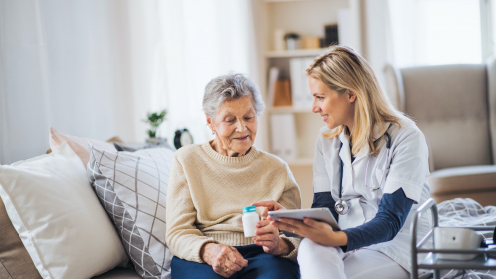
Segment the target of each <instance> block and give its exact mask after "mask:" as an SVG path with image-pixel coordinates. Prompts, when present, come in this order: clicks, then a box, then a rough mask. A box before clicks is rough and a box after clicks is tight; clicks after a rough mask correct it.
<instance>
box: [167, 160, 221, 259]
mask: <svg viewBox="0 0 496 279" xmlns="http://www.w3.org/2000/svg"><path fill="white" fill-rule="evenodd" d="M169 173H170V177H169V185H168V189H167V207H166V242H167V246H168V247H169V249H170V250H171V252H172V254H174V255H175V256H177V257H179V258H181V259H184V260H188V261H193V262H199V263H203V260H202V259H201V255H200V250H201V248H202V246H203V245H204V244H205V243H209V242H216V241H215V240H213V239H211V238H208V237H206V236H204V235H203V234H202V232H201V231H200V230H198V229H197V228H196V227H195V225H194V223H195V220H196V209H195V206H194V204H193V201H192V199H191V194H190V190H189V187H188V182H187V180H186V176H185V175H184V170H183V166H182V165H181V163H179V161H178V160H177V158H176V156H174V159H173V161H172V165H171V168H170V172H169ZM181 243H182V244H183V245H182V246H181V245H180V244H181ZM185 243H187V245H184V244H185Z"/></svg>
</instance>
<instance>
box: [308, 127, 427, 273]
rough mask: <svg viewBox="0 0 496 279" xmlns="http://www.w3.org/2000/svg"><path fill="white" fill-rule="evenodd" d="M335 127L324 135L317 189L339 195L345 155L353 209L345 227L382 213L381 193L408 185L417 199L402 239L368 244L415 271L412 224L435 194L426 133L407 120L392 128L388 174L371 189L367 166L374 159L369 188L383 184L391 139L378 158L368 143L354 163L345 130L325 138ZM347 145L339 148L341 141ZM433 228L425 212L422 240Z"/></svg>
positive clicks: (380, 130) (342, 219) (378, 132)
mask: <svg viewBox="0 0 496 279" xmlns="http://www.w3.org/2000/svg"><path fill="white" fill-rule="evenodd" d="M388 127H389V123H385V124H384V125H382V126H378V125H376V127H374V130H373V138H374V139H377V138H379V137H381V136H382V135H383V134H384V132H385V131H386V129H388ZM328 130H329V128H327V127H324V128H322V129H321V130H320V134H319V136H318V140H317V145H316V150H315V159H314V165H313V169H314V177H313V190H314V193H319V192H328V191H330V192H331V194H332V198H333V199H334V200H335V201H337V200H338V199H339V179H340V158H341V160H343V186H342V187H343V194H342V198H343V199H344V200H349V201H350V204H351V207H350V211H349V212H348V214H346V215H339V220H338V223H339V226H340V228H341V229H343V230H344V229H347V228H352V227H356V226H359V225H361V224H363V223H365V222H367V221H370V220H371V219H373V218H374V217H375V215H376V213H377V211H378V206H379V203H380V201H381V197H382V195H383V194H385V193H393V192H395V191H396V190H398V189H399V188H402V189H403V191H404V192H405V195H406V197H407V198H409V199H412V200H413V201H414V204H413V207H412V209H411V211H410V214H409V215H408V218H407V220H406V221H405V224H404V225H403V228H402V229H401V230H400V231H399V232H398V234H397V235H396V237H395V238H394V239H393V240H391V241H388V242H384V243H379V244H375V245H371V246H368V247H367V249H372V250H376V251H380V252H382V253H384V254H386V255H387V256H389V257H390V258H391V259H393V260H394V261H395V262H397V263H398V264H399V265H401V266H402V267H403V268H405V269H406V270H407V271H409V272H410V271H411V253H410V251H411V247H410V246H411V242H410V241H411V238H410V226H411V223H412V217H413V214H414V212H415V210H416V209H417V208H418V207H419V206H420V205H421V204H422V203H423V202H425V201H426V200H427V199H428V198H429V185H428V184H427V176H428V175H429V165H428V149H427V144H426V141H425V137H424V135H423V134H422V132H421V131H420V130H419V129H418V128H417V126H416V125H415V123H414V122H413V121H411V120H402V121H401V128H399V127H398V126H397V125H395V124H393V125H391V126H390V127H389V129H388V130H387V131H388V133H389V135H390V137H391V150H390V153H389V160H388V161H389V162H388V163H387V164H386V170H385V172H386V174H385V179H384V182H383V183H382V186H381V187H380V189H378V190H375V191H371V190H370V189H368V188H367V187H366V186H365V169H366V166H367V162H368V161H369V160H370V163H369V167H368V172H367V176H368V177H367V182H368V184H369V186H374V185H376V186H379V184H380V180H381V178H382V175H383V170H384V163H385V160H386V144H385V143H386V140H385V139H384V140H382V139H381V140H382V141H383V144H382V146H381V147H380V152H379V154H378V155H377V157H375V156H372V155H369V152H370V148H369V147H368V145H366V146H365V147H364V148H362V150H361V151H360V152H359V153H358V154H357V155H356V158H355V160H354V161H353V163H351V154H350V146H349V140H348V137H347V136H346V135H345V133H344V131H343V132H342V133H341V134H340V135H339V136H337V137H335V138H333V139H327V138H324V137H323V136H322V133H323V132H326V131H328ZM341 142H342V143H343V146H342V148H341V151H339V146H340V143H341ZM429 228H430V217H429V214H424V215H423V216H422V218H421V219H420V220H419V230H418V235H419V238H420V237H422V236H423V235H425V234H426V233H427V232H428V230H429Z"/></svg>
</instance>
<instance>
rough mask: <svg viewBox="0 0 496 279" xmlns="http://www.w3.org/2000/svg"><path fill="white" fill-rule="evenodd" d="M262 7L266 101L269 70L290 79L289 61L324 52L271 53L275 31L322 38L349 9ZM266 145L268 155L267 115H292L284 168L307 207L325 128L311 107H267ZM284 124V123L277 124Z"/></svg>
mask: <svg viewBox="0 0 496 279" xmlns="http://www.w3.org/2000/svg"><path fill="white" fill-rule="evenodd" d="M259 1H261V2H260V3H261V7H262V8H263V13H262V14H263V15H264V18H263V19H262V25H261V28H260V29H259V32H260V33H261V35H263V36H264V42H265V46H264V51H263V52H262V53H261V54H262V57H261V60H262V61H263V63H262V64H263V69H262V70H263V72H264V73H265V75H264V78H265V80H264V81H263V82H261V85H262V91H263V93H264V94H265V97H266V100H268V92H267V85H268V72H269V69H270V68H271V67H277V68H278V69H279V71H280V72H279V78H289V77H290V71H289V69H290V63H289V61H290V59H291V58H304V57H311V58H314V57H317V56H319V55H320V54H322V53H323V52H324V51H325V49H323V48H321V49H297V50H291V51H288V50H283V51H275V50H274V49H275V47H274V45H275V43H274V34H275V31H276V30H278V29H282V30H284V31H285V32H288V33H289V32H295V33H298V34H300V35H302V36H318V37H321V38H322V37H324V28H325V25H328V24H336V23H337V21H338V10H339V9H342V8H349V6H350V3H349V1H350V0H259ZM266 112H267V113H266V118H265V120H266V125H265V127H266V131H265V132H266V135H267V136H266V137H267V140H266V142H267V143H268V146H269V148H268V150H269V151H270V152H272V146H271V142H272V139H271V137H270V135H271V133H270V131H271V129H272V127H271V116H272V115H274V114H286V113H288V114H292V115H293V116H294V123H293V124H294V125H295V134H296V146H295V148H296V154H297V155H296V159H294V160H289V161H288V165H289V167H290V169H291V171H292V172H293V175H294V177H295V179H296V182H297V183H298V185H299V186H300V190H301V194H302V201H303V204H302V206H303V208H309V207H310V206H311V203H312V199H313V187H312V180H313V157H314V152H315V143H316V140H317V136H318V133H319V130H320V128H322V127H324V126H325V123H324V122H322V119H321V117H320V115H318V114H314V113H312V112H311V107H308V108H304V109H299V108H298V109H295V108H293V107H271V104H267V110H266ZM281 125H284V123H281Z"/></svg>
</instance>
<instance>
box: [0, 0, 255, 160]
mask: <svg viewBox="0 0 496 279" xmlns="http://www.w3.org/2000/svg"><path fill="white" fill-rule="evenodd" d="M252 5H253V3H251V1H250V0H243V1H230V0H208V1H205V0H185V1H176V0H166V1H158V0H146V1H130V0H129V1H123V0H108V1H99V0H74V1H61V0H0V125H1V126H0V133H1V136H0V164H7V163H12V162H14V161H18V160H23V159H27V158H30V157H33V156H36V155H39V154H43V153H44V152H45V151H46V149H47V148H48V126H50V125H51V126H53V127H55V128H56V129H58V130H60V131H62V132H65V133H69V134H72V135H77V136H83V137H88V138H94V139H100V140H105V139H108V138H110V137H112V136H116V135H117V136H119V137H121V138H123V139H124V140H125V141H127V142H143V141H144V139H145V138H146V129H147V126H146V124H145V123H143V122H142V121H141V120H143V119H144V118H145V117H146V113H147V112H149V111H158V110H161V109H167V110H168V115H167V119H168V120H167V122H166V123H165V124H163V129H162V131H161V133H160V134H161V135H162V136H164V137H167V138H168V140H169V142H170V141H171V140H172V136H173V132H174V130H175V129H177V128H185V127H186V128H188V129H190V131H191V132H192V133H193V137H194V139H195V142H202V141H205V140H207V139H208V138H209V136H208V131H207V130H206V128H205V127H204V126H205V124H204V123H205V120H204V115H203V113H202V111H201V101H202V95H203V88H204V86H205V85H206V83H207V82H208V81H209V80H210V79H211V78H213V77H215V76H217V75H220V74H225V73H227V72H228V71H230V70H232V71H237V72H243V73H246V74H248V75H252V76H254V77H256V69H257V67H258V64H257V63H256V62H257V61H256V60H254V59H253V57H255V56H256V54H255V53H254V49H256V48H254V47H253V44H254V42H253V41H254V40H253V39H250V38H251V37H252V36H253V34H254V32H253V28H254V27H253V17H252V9H253V7H252ZM255 80H256V81H257V78H255Z"/></svg>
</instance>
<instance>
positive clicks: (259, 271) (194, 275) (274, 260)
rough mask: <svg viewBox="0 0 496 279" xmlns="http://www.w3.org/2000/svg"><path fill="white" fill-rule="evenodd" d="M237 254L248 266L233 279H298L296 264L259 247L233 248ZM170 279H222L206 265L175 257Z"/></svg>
mask: <svg viewBox="0 0 496 279" xmlns="http://www.w3.org/2000/svg"><path fill="white" fill-rule="evenodd" d="M235 248H236V249H238V252H239V253H240V254H241V255H242V256H243V258H245V259H246V260H247V261H248V266H247V267H245V268H243V269H241V270H240V271H238V272H236V273H234V274H233V275H232V276H231V277H230V278H233V279H292V278H294V279H298V278H300V269H299V267H298V264H297V263H295V262H293V261H291V260H288V259H286V258H282V257H278V256H272V255H270V254H267V253H265V252H264V251H263V248H262V247H261V246H258V245H255V244H252V245H246V246H235ZM171 272H172V273H171V275H172V279H222V278H224V277H222V276H220V275H219V274H217V273H215V271H214V270H213V268H212V267H211V266H210V265H208V264H206V263H197V262H190V261H186V260H182V259H180V258H177V257H173V258H172V262H171Z"/></svg>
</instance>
